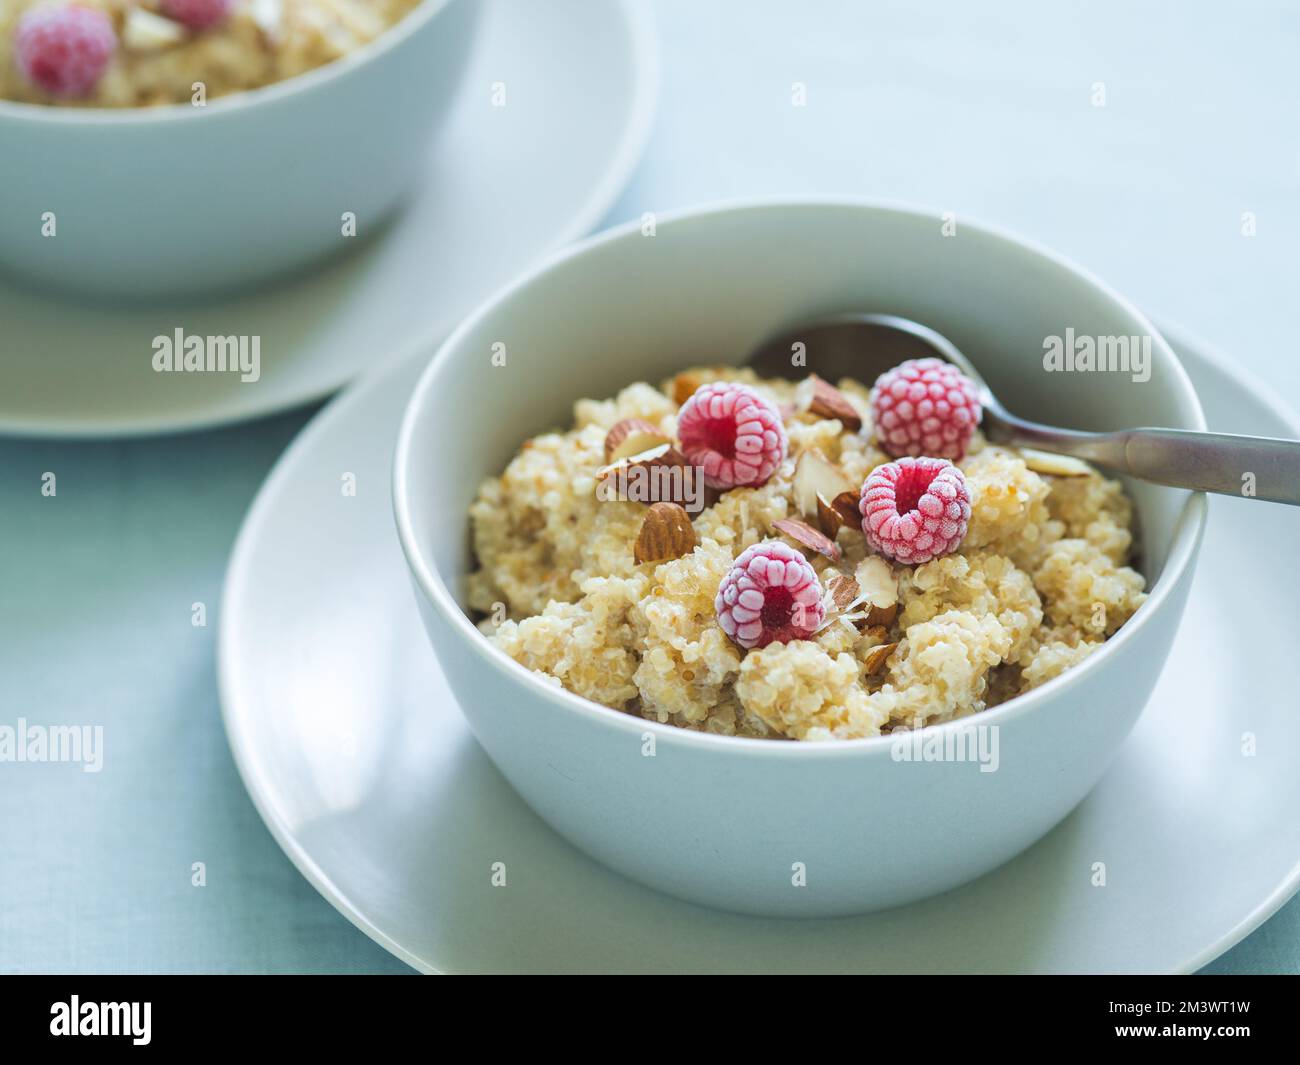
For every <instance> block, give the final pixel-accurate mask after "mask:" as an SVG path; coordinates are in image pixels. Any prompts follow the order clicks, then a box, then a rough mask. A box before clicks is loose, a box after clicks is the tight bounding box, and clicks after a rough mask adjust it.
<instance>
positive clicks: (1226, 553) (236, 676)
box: [219, 333, 1300, 973]
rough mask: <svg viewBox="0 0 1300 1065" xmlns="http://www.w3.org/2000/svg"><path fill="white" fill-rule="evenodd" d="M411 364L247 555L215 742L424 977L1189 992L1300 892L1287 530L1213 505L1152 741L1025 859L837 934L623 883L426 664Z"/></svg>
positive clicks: (263, 516)
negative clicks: (771, 980)
mask: <svg viewBox="0 0 1300 1065" xmlns="http://www.w3.org/2000/svg"><path fill="white" fill-rule="evenodd" d="M1167 335H1170V334H1167ZM1171 342H1173V343H1174V345H1175V347H1176V348H1177V349H1178V350H1179V352H1180V354H1181V355H1182V357H1183V359H1184V361H1185V365H1186V366H1187V369H1188V371H1189V373H1190V374H1191V376H1192V379H1193V381H1194V383H1195V384H1196V386H1197V389H1198V391H1199V393H1200V395H1201V397H1202V400H1203V402H1204V403H1205V407H1206V412H1207V416H1208V418H1209V422H1210V425H1211V427H1212V428H1215V429H1219V430H1222V431H1238V432H1251V433H1257V434H1264V435H1274V436H1292V437H1300V423H1298V422H1297V420H1296V418H1295V417H1294V416H1293V415H1291V414H1289V413H1287V412H1286V411H1285V410H1283V409H1282V408H1281V407H1279V406H1278V405H1277V404H1276V403H1275V402H1274V401H1273V400H1272V399H1270V398H1269V396H1268V395H1267V393H1266V392H1265V391H1264V390H1263V388H1262V387H1261V386H1260V385H1258V384H1255V383H1252V382H1250V381H1248V380H1246V379H1245V378H1244V377H1243V376H1242V375H1240V374H1239V373H1238V371H1237V370H1236V369H1235V368H1233V367H1232V366H1231V365H1230V364H1229V363H1228V362H1227V361H1226V360H1225V359H1224V358H1223V357H1222V356H1218V355H1215V354H1212V353H1210V352H1209V351H1207V350H1206V349H1205V348H1204V346H1203V345H1200V344H1197V343H1193V342H1191V341H1189V340H1187V339H1185V338H1180V337H1179V335H1178V334H1176V333H1174V334H1172V335H1171ZM419 361H420V362H421V363H423V359H421V360H419ZM419 369H420V366H418V365H415V364H405V365H402V366H399V367H396V368H394V369H393V370H391V371H389V372H388V373H386V374H385V375H383V376H379V377H376V378H374V379H373V380H371V381H369V382H367V383H366V384H365V385H363V386H362V387H360V388H359V389H357V390H354V391H351V392H349V393H347V394H346V395H344V396H342V397H340V398H339V399H338V400H336V401H335V402H334V403H333V404H332V405H331V406H329V407H328V408H327V409H326V410H324V411H323V412H322V413H321V414H320V415H319V416H318V417H317V418H316V419H315V420H314V421H313V422H312V423H311V424H310V425H309V426H308V427H307V428H306V429H305V430H304V431H303V433H302V434H301V435H300V436H299V438H298V439H297V440H296V441H295V442H294V444H293V445H292V446H291V447H290V448H289V450H288V451H287V452H286V453H285V455H284V457H283V458H282V459H281V460H280V462H279V464H278V465H277V466H276V468H275V470H274V471H273V473H272V474H271V476H270V478H269V479H268V481H267V483H266V485H265V486H264V487H263V489H262V491H261V494H260V495H259V497H258V499H257V501H256V503H255V504H254V506H253V508H252V510H251V511H250V513H249V516H248V519H247V521H246V523H245V525H244V528H243V531H242V533H241V534H240V537H239V540H238V543H237V546H236V549H235V552H234V556H233V560H232V562H231V566H230V571H229V576H228V581H227V586H226V592H225V600H224V604H223V608H222V617H221V628H220V645H219V680H220V685H221V696H222V703H223V707H224V714H225V723H226V730H227V733H228V735H229V739H230V744H231V747H232V749H233V751H234V755H235V760H236V762H237V763H238V766H239V770H240V772H241V774H242V776H243V779H244V782H245V784H246V786H247V787H248V790H249V792H250V794H251V795H252V798H253V801H254V803H255V804H256V806H257V808H258V810H259V811H260V813H261V815H262V818H263V819H264V820H265V822H266V824H267V826H268V827H269V828H270V830H271V832H272V834H273V835H274V836H275V838H276V840H277V841H278V842H279V844H280V846H281V847H282V848H283V849H284V851H285V853H286V854H288V855H289V857H290V858H291V859H292V861H293V862H294V864H295V865H296V866H297V867H298V869H299V870H301V872H302V873H303V875H304V876H306V877H307V879H308V880H309V881H311V883H312V884H313V885H315V887H316V888H317V889H318V890H319V891H320V892H321V894H323V895H324V896H325V897H326V898H327V899H329V900H330V902H332V903H333V904H334V905H335V906H336V907H337V908H338V909H339V910H340V912H342V913H343V914H344V915H345V916H347V917H348V919H349V920H351V921H352V922H353V923H354V924H356V925H357V927H359V928H361V929H362V930H363V931H364V932H365V933H366V934H367V935H369V936H371V937H372V938H373V939H375V940H376V941H377V942H379V943H380V944H382V945H383V946H384V947H386V948H387V949H388V950H390V951H392V952H393V953H394V954H395V955H397V956H398V957H399V958H401V959H403V960H404V961H406V962H408V963H409V964H411V965H412V966H414V967H416V968H417V969H421V970H424V971H429V972H485V971H492V972H501V971H511V972H518V971H523V972H536V971H545V972H614V971H617V972H628V971H667V972H695V971H707V972H718V971H725V972H733V971H734V972H798V971H818V972H837V971H847V972H885V973H890V972H903V973H905V972H1024V973H1045V972H1131V971H1136V972H1178V971H1184V972H1185V971H1192V970H1195V969H1197V968H1199V967H1201V966H1202V965H1204V964H1206V963H1207V962H1209V961H1210V960H1211V959H1213V958H1214V957H1215V956H1217V955H1218V954H1219V953H1221V952H1222V951H1224V950H1226V949H1228V948H1229V947H1231V946H1232V945H1233V944H1235V943H1236V942H1237V941H1238V940H1240V939H1241V938H1242V937H1244V936H1245V935H1246V934H1248V933H1249V932H1250V931H1251V930H1252V929H1254V928H1255V927H1256V926H1257V925H1258V924H1260V923H1261V922H1262V921H1264V920H1265V919H1266V918H1267V917H1268V916H1269V915H1271V914H1272V913H1273V912H1274V911H1275V910H1277V909H1278V907H1280V906H1281V905H1282V904H1283V903H1284V902H1285V901H1286V900H1287V899H1288V898H1289V897H1290V896H1291V895H1292V893H1294V892H1295V891H1296V889H1297V887H1298V886H1300V862H1298V860H1300V819H1297V818H1296V817H1295V811H1296V810H1297V809H1300V775H1297V774H1296V773H1295V770H1294V765H1293V757H1294V752H1295V751H1296V750H1297V749H1300V715H1297V714H1296V712H1295V705H1294V694H1293V693H1294V670H1293V664H1294V658H1295V648H1296V646H1297V644H1298V643H1300V631H1298V630H1300V618H1298V617H1297V613H1296V611H1295V608H1294V604H1295V603H1296V601H1297V599H1300V564H1297V561H1296V554H1295V542H1296V541H1295V529H1296V520H1297V519H1296V514H1295V512H1294V511H1291V510H1290V509H1288V508H1285V507H1281V506H1275V505H1273V504H1268V503H1259V502H1252V501H1249V500H1234V499H1225V498H1220V497H1215V498H1213V499H1212V501H1211V512H1210V513H1211V517H1210V523H1209V528H1208V530H1207V534H1206V540H1205V545H1204V550H1203V552H1202V555H1201V561H1200V569H1199V572H1198V574H1197V577H1196V583H1195V585H1194V587H1193V590H1192V596H1191V601H1190V603H1189V605H1188V608H1187V614H1186V617H1185V619H1184V621H1183V626H1182V630H1181V632H1180V635H1179V639H1178V642H1177V644H1176V646H1175V649H1174V652H1173V655H1172V657H1171V658H1170V661H1169V663H1168V666H1167V668H1166V670H1165V672H1164V674H1163V676H1162V678H1161V681H1160V684H1159V686H1158V687H1157V689H1156V693H1155V695H1154V696H1153V698H1152V701H1151V703H1150V705H1149V706H1148V708H1147V710H1146V712H1145V713H1144V715H1143V717H1142V719H1141V721H1140V722H1139V724H1138V726H1137V728H1136V729H1135V731H1134V733H1133V734H1132V736H1131V737H1130V738H1129V740H1128V741H1127V743H1126V744H1125V746H1124V748H1123V749H1122V751H1121V754H1120V756H1119V758H1118V759H1117V761H1116V763H1115V765H1114V766H1113V767H1112V768H1111V770H1110V771H1109V773H1108V774H1107V775H1106V777H1105V778H1104V779H1103V780H1102V783H1101V784H1100V785H1099V786H1098V787H1097V789H1096V790H1095V791H1094V792H1093V793H1092V794H1091V795H1090V796H1089V797H1088V798H1087V799H1086V800H1085V801H1084V802H1083V803H1082V804H1081V805H1080V806H1079V807H1078V808H1077V809H1076V810H1075V811H1074V813H1073V814H1071V815H1070V817H1068V818H1067V819H1066V820H1065V821H1064V822H1063V823H1062V824H1061V825H1060V826H1058V827H1057V828H1056V829H1055V830H1054V831H1053V832H1052V833H1051V834H1050V835H1048V836H1047V837H1046V838H1045V839H1044V840H1042V841H1041V842H1040V843H1039V844H1037V845H1036V846H1034V847H1033V848H1031V849H1030V850H1028V851H1026V852H1025V853H1024V854H1022V855H1021V856H1019V857H1018V858H1016V859H1015V860H1014V861H1012V862H1010V863H1008V864H1007V865H1005V866H1003V867H1001V868H1000V869H998V870H996V871H995V872H993V873H991V874H989V875H988V876H986V877H984V878H982V879H980V880H978V881H976V882H974V883H972V884H969V885H967V886H966V887H964V888H961V889H958V890H956V891H953V892H950V893H948V894H946V895H942V896H939V897H937V898H933V899H930V900H928V901H925V902H922V903H918V904H916V905H912V906H907V907H902V908H899V909H894V910H889V911H885V912H881V913H876V914H871V915H868V916H865V917H858V918H847V919H837V920H829V921H772V920H762V919H757V918H750V917H741V916H735V915H731V914H725V913H720V912H715V911H711V910H706V909H701V908H697V907H694V906H691V905H689V904H687V903H684V902H680V901H677V900H675V899H671V898H668V897H666V896H662V895H659V894H656V893H654V892H652V891H649V890H647V889H645V888H642V887H639V886H637V885H635V884H633V883H631V882H629V881H627V880H624V879H622V878H621V877H619V876H617V875H616V874H614V873H611V872H608V871H606V870H605V869H604V868H603V867H601V866H599V865H597V864H596V863H594V862H592V861H591V860H589V859H587V858H586V857H584V856H583V855H582V854H580V853H579V852H578V851H576V850H575V849H573V848H572V847H571V846H570V845H569V844H567V843H566V842H564V841H563V840H561V839H560V838H559V837H558V836H556V835H555V834H554V833H553V832H552V831H551V830H550V829H549V828H548V827H547V826H546V825H545V824H543V822H542V821H541V820H539V819H538V818H537V817H535V816H534V815H533V814H532V813H531V812H530V811H529V810H528V808H527V807H526V806H525V805H524V804H523V802H522V801H521V800H520V799H519V798H517V797H516V795H515V794H514V792H513V791H512V790H511V789H510V787H509V786H508V785H507V784H506V783H505V781H504V780H503V778H502V777H501V776H500V775H499V774H498V773H497V772H496V770H495V769H494V768H493V767H492V765H491V763H490V762H489V761H488V759H487V757H486V756H485V755H484V754H483V753H482V751H481V750H480V749H479V747H478V745H477V744H476V742H475V741H474V739H473V737H472V736H471V734H470V732H469V730H468V728H467V727H466V725H465V724H464V722H463V720H462V718H461V715H460V713H459V711H458V709H457V707H456V705H455V703H454V701H453V699H452V697H451V694H450V692H449V691H448V689H447V687H446V684H445V682H444V681H443V679H442V676H441V675H440V673H439V670H438V666H437V664H436V662H435V660H434V658H433V655H432V652H431V651H430V650H429V648H428V647H427V645H426V643H425V637H424V634H423V630H422V628H421V626H420V622H419V619H418V617H417V614H416V608H415V604H414V598H413V594H412V591H411V588H410V586H409V583H408V578H407V574H406V570H405V567H404V564H403V562H402V557H401V552H400V550H399V548H398V545H397V541H396V537H395V533H394V530H393V523H392V517H391V514H390V508H389V463H390V458H391V451H392V446H393V441H394V438H395V435H396V432H397V426H398V421H399V416H400V413H401V410H402V407H403V404H404V402H405V400H406V398H407V397H408V396H409V394H410V390H411V385H412V383H413V382H414V380H415V377H416V374H417V372H418V370H419ZM346 474H352V475H354V476H355V479H356V486H357V491H356V495H355V496H348V495H344V494H343V492H342V489H341V485H342V483H343V478H344V476H345V475H346ZM447 520H448V521H463V520H464V518H463V516H462V515H448V518H447ZM1252 749H1253V753H1249V752H1250V751H1251V750H1252ZM494 863H504V869H505V875H506V883H505V886H493V883H492V877H493V867H494ZM1096 863H1104V867H1105V885H1104V886H1096V885H1095V884H1094V880H1095V869H1096V868H1097V865H1096Z"/></svg>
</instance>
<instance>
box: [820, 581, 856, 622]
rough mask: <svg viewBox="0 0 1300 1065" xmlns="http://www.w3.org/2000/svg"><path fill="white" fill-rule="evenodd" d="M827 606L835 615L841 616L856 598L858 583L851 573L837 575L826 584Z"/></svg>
mask: <svg viewBox="0 0 1300 1065" xmlns="http://www.w3.org/2000/svg"><path fill="white" fill-rule="evenodd" d="M826 592H827V595H828V598H829V600H830V602H829V606H830V609H831V610H833V611H834V612H835V613H836V614H842V613H843V612H844V611H845V610H847V609H848V608H849V606H850V605H851V604H852V603H853V601H854V600H855V599H857V597H858V582H857V581H856V580H855V579H854V577H853V574H851V573H837V574H835V576H833V577H831V578H830V580H828V581H827V582H826Z"/></svg>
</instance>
